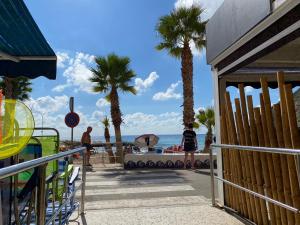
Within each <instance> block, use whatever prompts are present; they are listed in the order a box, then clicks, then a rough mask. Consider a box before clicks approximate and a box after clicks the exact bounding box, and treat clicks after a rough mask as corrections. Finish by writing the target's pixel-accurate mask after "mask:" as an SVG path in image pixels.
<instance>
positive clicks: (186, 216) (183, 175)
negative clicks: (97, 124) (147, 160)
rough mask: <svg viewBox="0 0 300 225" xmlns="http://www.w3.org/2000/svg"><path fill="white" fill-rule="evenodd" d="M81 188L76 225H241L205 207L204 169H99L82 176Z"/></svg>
mask: <svg viewBox="0 0 300 225" xmlns="http://www.w3.org/2000/svg"><path fill="white" fill-rule="evenodd" d="M86 185H87V186H86V214H85V217H83V218H81V219H79V220H78V222H79V223H80V224H82V225H85V224H88V225H150V224H155V225H202V224H203V225H204V224H209V225H214V224H216V225H217V224H218V225H240V224H242V223H241V222H240V221H239V220H237V219H236V218H234V217H233V216H231V215H229V214H227V213H226V212H224V211H222V210H220V209H217V208H213V207H211V202H210V177H209V175H208V171H207V170H206V171H203V170H201V171H199V170H196V171H188V170H157V169H155V170H154V169H153V170H148V169H147V170H146V169H145V170H123V169H122V168H121V167H118V166H109V165H107V167H103V165H102V166H99V167H94V171H93V172H88V173H87V184H86ZM79 194H80V193H78V195H79ZM78 222H72V223H70V224H78Z"/></svg>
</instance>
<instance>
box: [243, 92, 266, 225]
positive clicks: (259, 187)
mask: <svg viewBox="0 0 300 225" xmlns="http://www.w3.org/2000/svg"><path fill="white" fill-rule="evenodd" d="M247 103H248V113H249V121H250V131H251V142H252V146H258V145H259V144H258V137H257V130H256V126H255V120H254V109H253V100H252V96H247ZM250 155H252V161H253V163H252V164H254V165H253V167H254V169H253V172H254V178H253V181H254V191H255V192H258V193H260V194H262V195H264V188H263V183H264V181H263V175H262V165H261V161H260V154H259V152H250ZM255 200H256V206H257V207H256V213H257V218H258V224H267V223H268V222H267V221H268V213H267V207H266V202H265V201H264V200H262V199H258V198H256V199H255Z"/></svg>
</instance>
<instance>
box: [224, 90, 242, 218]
mask: <svg viewBox="0 0 300 225" xmlns="http://www.w3.org/2000/svg"><path fill="white" fill-rule="evenodd" d="M225 102H226V109H227V118H228V124H229V133H230V136H231V144H233V145H236V144H238V141H237V134H236V128H235V123H234V117H233V110H232V105H231V101H230V95H229V92H226V93H225ZM231 152H232V153H233V157H234V160H235V168H234V170H235V172H236V175H237V176H236V182H237V184H239V185H240V186H242V172H241V169H240V168H242V165H241V158H240V154H239V151H238V150H231ZM238 194H239V203H240V205H241V206H240V212H241V214H242V215H245V212H246V210H247V209H246V199H245V192H243V191H240V190H239V191H238Z"/></svg>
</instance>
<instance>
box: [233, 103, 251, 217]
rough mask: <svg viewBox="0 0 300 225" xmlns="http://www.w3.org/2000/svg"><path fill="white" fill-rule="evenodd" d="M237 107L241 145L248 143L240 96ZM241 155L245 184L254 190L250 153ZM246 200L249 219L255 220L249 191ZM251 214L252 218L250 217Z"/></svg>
mask: <svg viewBox="0 0 300 225" xmlns="http://www.w3.org/2000/svg"><path fill="white" fill-rule="evenodd" d="M234 101H235V108H236V125H237V128H238V134H239V137H240V138H239V139H240V143H239V144H240V145H246V137H245V133H244V125H243V120H242V113H241V104H240V101H239V99H238V98H236V99H235V100H234ZM241 157H242V159H243V164H244V166H243V167H242V168H243V177H244V186H245V187H247V188H248V189H251V190H253V187H252V184H251V178H250V167H249V162H248V153H247V152H241ZM245 197H246V202H247V212H246V215H247V216H248V218H249V219H251V220H253V213H252V211H254V212H255V202H254V198H253V196H250V195H249V194H248V193H245ZM250 215H251V218H250Z"/></svg>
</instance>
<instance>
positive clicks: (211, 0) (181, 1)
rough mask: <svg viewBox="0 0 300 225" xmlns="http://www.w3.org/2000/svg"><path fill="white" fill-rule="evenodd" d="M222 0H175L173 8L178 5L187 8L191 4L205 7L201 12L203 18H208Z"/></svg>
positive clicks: (176, 7)
mask: <svg viewBox="0 0 300 225" xmlns="http://www.w3.org/2000/svg"><path fill="white" fill-rule="evenodd" d="M223 1H224V0H177V1H176V2H175V9H178V8H180V7H186V8H189V7H191V6H192V5H198V6H201V7H202V8H204V9H205V11H204V12H203V19H204V20H207V19H209V18H210V17H211V16H212V15H213V14H214V13H215V11H216V10H217V9H218V8H219V7H220V5H221V4H222V3H223Z"/></svg>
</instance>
